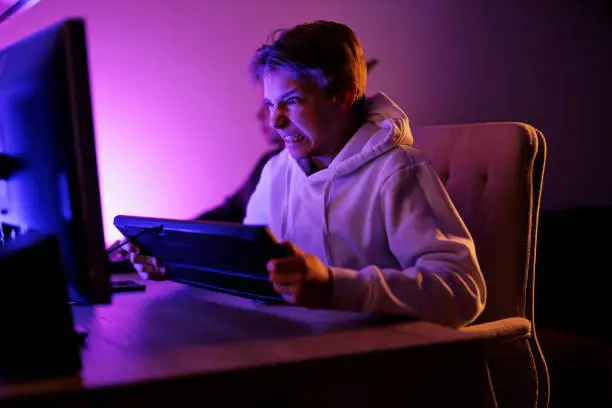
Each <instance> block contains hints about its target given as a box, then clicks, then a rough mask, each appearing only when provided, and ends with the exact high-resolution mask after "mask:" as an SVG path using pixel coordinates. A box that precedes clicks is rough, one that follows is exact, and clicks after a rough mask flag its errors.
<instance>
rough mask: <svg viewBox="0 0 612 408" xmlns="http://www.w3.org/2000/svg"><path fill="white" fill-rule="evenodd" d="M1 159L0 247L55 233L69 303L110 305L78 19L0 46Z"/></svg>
mask: <svg viewBox="0 0 612 408" xmlns="http://www.w3.org/2000/svg"><path fill="white" fill-rule="evenodd" d="M0 156H1V157H2V159H1V160H2V162H3V163H4V164H3V165H1V166H0V168H1V169H2V171H1V172H0V173H3V174H0V223H1V224H2V232H3V234H2V238H3V241H4V243H3V245H6V246H8V245H10V241H11V240H14V239H19V237H21V236H23V235H24V234H27V233H28V232H29V231H35V232H39V233H44V234H52V235H55V236H56V237H57V238H58V240H59V245H60V252H61V259H62V263H63V266H64V270H65V273H66V281H67V284H68V290H69V294H70V298H71V300H73V301H75V302H78V303H84V304H99V303H109V302H110V298H111V294H110V293H111V291H110V279H109V273H108V265H107V264H108V259H107V255H106V250H105V246H104V236H103V229H102V215H101V204H100V191H99V184H98V167H97V162H96V148H95V139H94V128H93V117H92V111H91V101H90V88H89V73H88V57H87V47H86V35H85V23H84V21H83V20H79V19H71V20H65V21H62V22H60V23H57V24H55V25H53V26H51V27H48V28H46V29H43V30H41V31H38V32H36V33H34V34H32V35H30V36H29V37H27V38H25V39H23V40H21V41H19V42H17V43H14V44H12V45H9V46H8V47H6V48H4V49H2V50H0ZM24 273H26V272H24Z"/></svg>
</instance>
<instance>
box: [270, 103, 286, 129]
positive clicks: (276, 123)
mask: <svg viewBox="0 0 612 408" xmlns="http://www.w3.org/2000/svg"><path fill="white" fill-rule="evenodd" d="M270 126H271V127H272V128H273V129H285V128H286V127H287V126H289V118H288V117H287V115H286V114H285V113H284V112H283V111H282V110H281V109H279V108H278V107H277V108H273V109H272V111H271V112H270Z"/></svg>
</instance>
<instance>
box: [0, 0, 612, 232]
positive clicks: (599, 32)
mask: <svg viewBox="0 0 612 408" xmlns="http://www.w3.org/2000/svg"><path fill="white" fill-rule="evenodd" d="M3 1H4V0H3ZM534 3H538V4H539V6H537V7H536V6H535V5H534ZM540 3H542V4H540ZM549 3H550V2H533V1H531V0H523V1H521V0H512V1H507V2H505V1H499V2H490V1H485V0H470V1H466V2H463V1H462V2H457V1H455V0H432V1H420V0H371V1H370V0H312V1H311V0H292V1H281V0H268V1H264V0H262V1H251V0H200V1H192V0H147V1H144V0H86V1H84V0H45V1H42V2H40V3H39V4H37V5H36V7H33V8H31V9H30V10H27V12H23V13H20V14H19V15H16V16H15V17H14V18H11V19H9V20H8V21H7V22H6V23H4V24H2V25H1V26H0V47H1V46H4V45H7V44H9V43H11V42H13V41H16V40H18V39H21V38H23V37H24V36H26V35H27V34H29V33H32V32H34V31H36V30H38V29H41V28H43V27H45V26H47V25H50V24H53V23H55V22H57V21H58V20H60V19H63V18H66V17H72V16H79V17H84V18H85V19H86V22H87V30H88V44H89V57H90V75H91V86H92V98H93V106H94V120H95V125H96V140H97V148H98V165H99V168H100V186H101V193H102V205H103V216H104V232H105V236H106V241H107V243H111V242H112V241H113V240H115V239H118V238H119V237H120V234H119V233H118V232H117V231H116V230H115V228H114V227H113V225H112V220H113V217H114V216H115V215H117V214H133V215H144V216H162V217H175V218H188V217H192V216H194V215H196V214H197V213H199V212H200V211H202V210H204V209H206V208H211V207H213V206H215V205H216V204H218V203H220V202H221V201H222V200H223V198H224V196H225V195H228V194H230V193H231V192H232V191H233V190H234V189H235V188H237V187H238V186H239V185H240V184H241V183H242V182H243V180H244V179H245V177H246V176H247V174H248V172H249V171H250V170H251V167H252V166H253V164H254V163H255V162H256V160H257V158H258V157H259V155H260V154H261V153H262V152H263V151H264V150H265V149H266V145H265V143H264V142H263V140H262V138H261V136H260V132H259V126H258V124H257V121H256V119H255V113H256V109H257V107H258V102H259V99H258V98H259V96H258V93H257V91H256V89H255V88H253V87H252V85H251V84H250V82H249V78H248V75H247V65H248V62H249V59H250V57H251V55H252V53H253V51H254V50H255V48H256V47H257V46H258V45H260V44H261V43H262V42H263V41H265V39H266V38H267V36H268V35H269V34H270V33H271V31H273V30H274V29H276V28H281V27H289V26H292V25H294V24H297V23H300V22H303V21H308V20H315V19H331V20H337V21H341V22H344V23H346V24H348V25H350V26H351V27H353V28H354V29H355V31H356V32H357V34H358V35H359V37H360V39H361V41H362V44H363V46H364V49H365V52H366V55H367V56H368V57H376V58H378V59H379V61H380V64H379V66H377V67H376V69H375V70H374V72H373V74H372V75H371V76H370V81H369V84H368V93H370V94H371V93H373V92H375V91H378V90H382V91H384V92H386V93H387V94H388V95H389V96H390V97H391V98H393V99H394V100H395V101H396V102H397V103H398V104H399V105H400V106H401V107H402V108H403V109H404V110H405V111H406V112H407V113H408V115H409V117H410V118H411V121H412V124H413V125H420V124H439V123H465V122H478V121H507V120H519V121H525V122H528V123H531V124H532V125H534V126H536V127H539V128H540V129H541V130H542V131H543V132H544V134H545V135H546V136H547V139H548V146H549V153H550V154H549V157H550V161H549V167H548V169H547V180H546V183H545V184H546V187H545V189H544V202H543V205H544V207H555V208H564V207H568V206H573V205H588V204H591V205H606V204H607V205H610V204H612V191H611V190H610V188H609V187H607V184H606V183H597V184H589V183H584V182H582V181H583V180H597V179H599V178H600V176H601V174H608V173H610V161H609V158H608V154H607V152H609V151H610V147H609V145H610V140H612V139H610V138H606V137H605V136H604V135H607V134H608V133H609V132H608V129H609V120H608V119H607V116H606V113H605V112H607V111H605V110H604V109H603V108H602V106H606V101H607V99H609V95H610V94H611V93H612V81H611V80H610V76H609V75H608V73H609V72H610V70H612V65H611V64H610V62H609V61H606V60H604V58H603V55H607V54H609V52H608V48H609V43H610V41H612V35H611V30H609V24H608V26H606V28H605V29H604V24H606V23H605V22H603V21H602V20H598V18H597V17H594V16H592V15H591V16H590V15H588V13H586V11H585V12H584V13H578V12H575V10H574V11H572V12H571V13H570V12H569V11H568V10H565V9H562V8H559V7H553V6H550V4H552V3H550V4H549ZM578 3H580V2H578ZM578 3H577V4H578ZM563 10H565V11H563ZM585 10H586V9H585ZM560 43H562V44H563V47H559V44H560ZM585 44H588V46H586V45H585ZM576 135H579V136H580V141H579V143H577V141H576ZM582 157H588V160H582V159H578V158H582Z"/></svg>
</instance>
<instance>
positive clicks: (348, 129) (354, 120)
mask: <svg viewBox="0 0 612 408" xmlns="http://www.w3.org/2000/svg"><path fill="white" fill-rule="evenodd" d="M365 121H366V115H365V114H364V113H363V112H362V111H361V110H360V111H357V110H351V111H349V112H348V113H347V118H346V120H344V121H343V122H342V125H341V127H340V129H339V133H340V134H341V135H342V136H341V137H339V138H338V143H337V144H336V146H334V149H333V150H332V153H331V154H327V155H324V156H314V157H313V158H312V159H313V161H314V162H315V164H316V165H317V167H318V168H319V169H324V168H326V167H328V166H329V164H330V163H331V162H332V160H334V158H335V157H336V156H337V155H338V153H340V150H342V148H344V146H345V145H346V144H347V143H348V141H349V140H351V138H352V137H353V135H354V134H355V133H357V130H359V128H360V127H361V126H363V124H364V123H365Z"/></svg>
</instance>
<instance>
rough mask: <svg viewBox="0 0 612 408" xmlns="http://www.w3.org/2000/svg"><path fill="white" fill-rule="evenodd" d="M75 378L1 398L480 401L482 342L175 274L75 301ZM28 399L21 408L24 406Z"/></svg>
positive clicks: (10, 388)
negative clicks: (251, 295) (79, 341)
mask: <svg viewBox="0 0 612 408" xmlns="http://www.w3.org/2000/svg"><path fill="white" fill-rule="evenodd" d="M74 314H75V321H76V322H77V324H79V325H80V326H82V327H83V328H85V329H86V330H87V331H88V332H89V336H88V338H87V344H86V346H85V348H83V350H82V360H83V370H82V374H81V376H80V377H78V378H61V379H54V380H45V381H37V382H27V383H21V384H11V385H6V384H5V385H0V405H1V406H5V405H6V406H10V402H17V403H23V402H26V401H29V402H32V403H35V402H36V403H38V402H40V403H43V402H44V404H45V406H46V405H47V404H50V403H51V402H53V403H54V404H56V405H55V406H62V407H68V406H107V404H113V406H124V405H125V406H128V405H129V406H133V404H134V403H136V402H142V403H151V402H155V403H158V404H167V403H174V404H176V405H178V406H184V405H183V403H182V402H181V401H183V400H182V399H181V398H183V397H184V398H185V399H184V400H185V401H186V403H185V404H186V405H188V406H192V405H195V406H198V405H199V406H201V405H202V404H206V406H209V405H222V406H226V405H227V404H229V403H230V402H233V403H236V404H241V405H242V406H243V404H245V403H249V404H250V405H252V406H259V405H264V404H265V405H268V404H270V403H273V404H283V406H313V405H316V406H318V407H321V406H333V405H335V406H337V404H341V405H343V406H344V405H345V404H347V403H350V404H351V407H353V406H371V404H373V403H376V404H377V405H378V404H384V403H388V404H394V405H395V404H398V403H400V404H411V406H441V405H443V404H446V403H451V402H452V403H453V404H457V403H459V405H460V406H468V405H469V406H474V407H476V406H478V405H479V404H480V400H481V398H482V397H481V394H482V389H483V388H482V387H484V386H485V383H486V375H485V371H484V359H483V347H482V344H481V343H480V341H479V340H478V339H477V338H476V337H475V336H474V335H472V334H469V333H465V332H461V331H458V330H453V329H449V328H445V327H442V326H438V325H435V324H431V323H426V322H384V321H377V320H375V319H373V318H368V317H366V316H363V315H359V314H353V313H343V312H330V311H310V310H305V309H302V308H298V307H291V306H270V305H264V304H260V303H257V302H253V301H251V300H247V299H241V298H236V297H233V296H228V295H224V294H220V293H214V292H210V291H207V290H204V289H198V288H192V287H189V286H183V285H180V284H176V283H173V282H148V283H147V290H146V291H145V292H134V293H121V294H117V295H115V297H114V298H113V304H112V305H109V306H96V307H75V308H74ZM19 406H23V405H19Z"/></svg>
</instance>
